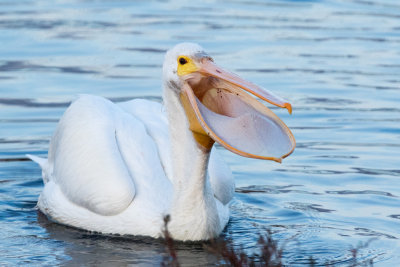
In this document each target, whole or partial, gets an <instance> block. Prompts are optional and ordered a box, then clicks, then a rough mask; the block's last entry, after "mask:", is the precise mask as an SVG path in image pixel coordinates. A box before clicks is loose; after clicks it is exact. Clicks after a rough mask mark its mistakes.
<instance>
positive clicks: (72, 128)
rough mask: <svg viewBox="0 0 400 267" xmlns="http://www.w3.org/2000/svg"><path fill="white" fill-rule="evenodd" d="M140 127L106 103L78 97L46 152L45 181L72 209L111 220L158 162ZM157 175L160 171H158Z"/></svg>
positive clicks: (126, 114)
mask: <svg viewBox="0 0 400 267" xmlns="http://www.w3.org/2000/svg"><path fill="white" fill-rule="evenodd" d="M154 150H156V147H155V144H154V141H152V139H151V138H150V137H149V136H148V134H147V132H146V129H145V127H144V125H143V124H142V123H141V122H140V121H139V120H137V119H135V118H134V117H133V116H131V115H130V114H128V113H126V112H124V111H122V110H121V109H120V108H119V107H117V106H116V105H114V104H113V103H111V102H110V101H108V100H106V99H104V98H101V97H95V96H81V97H80V98H79V99H78V100H76V101H75V102H73V103H72V104H71V106H70V107H69V108H68V109H67V111H66V112H65V113H64V115H63V117H62V118H61V120H60V123H59V125H58V127H57V129H56V132H55V134H54V135H53V138H52V140H51V144H50V150H49V168H50V169H49V170H48V172H49V173H50V174H51V175H49V176H50V177H51V180H53V181H54V182H55V183H56V184H57V185H58V186H59V187H60V189H61V191H62V193H63V194H64V195H65V196H66V197H67V198H68V199H69V200H70V201H71V202H73V203H74V204H76V205H79V206H81V207H84V208H86V209H88V210H90V211H92V212H94V213H97V214H100V215H115V214H118V213H120V212H122V211H123V210H125V209H126V208H127V207H128V206H129V205H130V204H131V203H132V201H133V200H134V198H135V194H136V189H137V187H138V185H139V184H140V185H142V184H143V183H141V180H139V178H140V179H146V177H149V176H151V175H153V173H151V171H150V172H149V171H148V170H146V168H148V167H149V165H154V166H155V167H154V168H153V169H152V170H153V171H160V170H159V169H157V165H156V163H157V161H158V162H159V158H158V156H157V154H156V153H154ZM161 172H162V169H161Z"/></svg>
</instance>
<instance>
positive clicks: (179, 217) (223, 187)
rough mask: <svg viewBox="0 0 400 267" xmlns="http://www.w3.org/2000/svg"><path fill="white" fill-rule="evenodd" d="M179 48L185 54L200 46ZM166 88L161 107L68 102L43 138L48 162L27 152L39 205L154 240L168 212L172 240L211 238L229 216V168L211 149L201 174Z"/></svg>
mask: <svg viewBox="0 0 400 267" xmlns="http://www.w3.org/2000/svg"><path fill="white" fill-rule="evenodd" d="M183 47H184V49H183V50H184V51H185V53H187V54H188V55H190V54H191V53H192V54H193V53H197V52H198V50H199V49H200V48H199V46H197V45H191V44H185V45H183ZM180 49H181V50H182V45H181V47H177V48H174V49H173V50H172V51H171V52H169V55H170V57H171V55H173V56H172V57H174V56H175V54H177V50H180ZM171 62H173V61H172V60H171V59H170V58H169V57H168V54H167V59H166V61H165V64H164V79H168V80H173V79H174V77H165V75H176V74H174V71H173V69H171V68H174V67H175V68H176V66H175V65H176V64H175V65H174V63H171ZM166 73H167V74H166ZM168 89H169V88H165V91H164V101H165V107H164V106H163V105H161V104H159V103H156V102H151V101H148V100H143V99H137V100H131V101H128V102H124V103H120V104H118V105H116V104H114V103H112V102H110V101H109V100H106V99H104V98H102V97H96V96H89V95H82V96H80V97H79V98H78V99H77V100H76V101H74V102H73V103H72V104H71V106H70V107H69V108H68V109H67V110H66V112H65V113H64V115H63V116H62V118H61V119H60V122H59V124H58V126H57V128H56V131H55V133H54V135H53V137H52V139H51V142H50V149H49V158H48V160H47V161H46V160H45V159H42V158H38V157H36V156H32V155H29V158H31V159H32V160H34V161H35V162H37V163H38V164H39V165H40V166H41V167H42V169H43V179H44V181H45V186H44V189H43V192H42V193H41V195H40V197H39V201H38V207H39V208H40V210H41V211H42V212H43V213H45V214H46V215H47V216H49V217H50V218H51V219H52V220H54V221H56V222H59V223H61V224H66V225H71V226H74V227H78V228H82V229H86V230H90V231H96V232H101V233H112V234H132V235H147V236H152V237H159V236H161V230H162V226H163V217H164V216H165V215H167V214H170V215H171V223H170V231H171V234H172V236H173V237H174V238H176V239H181V240H200V239H208V238H211V237H215V236H217V235H219V234H220V232H221V231H222V230H223V228H224V227H225V225H226V224H227V222H228V220H229V208H228V205H229V201H230V200H231V199H232V196H233V192H234V191H233V190H234V183H233V178H232V173H231V172H230V170H229V168H228V167H227V165H226V164H225V163H224V162H223V161H222V160H221V159H220V158H219V157H218V155H217V151H216V150H215V149H213V150H212V152H211V158H210V161H211V162H210V165H209V166H208V170H209V176H210V178H208V176H207V164H208V157H209V155H208V154H207V153H206V154H205V153H204V152H203V151H201V149H199V148H198V147H197V145H196V143H195V141H194V139H193V135H192V133H191V131H190V130H189V128H188V122H187V119H186V117H185V113H184V112H183V110H182V107H181V105H180V104H179V103H178V102H177V101H179V100H178V99H177V98H176V95H174V92H173V90H169V91H167V90H168ZM166 91H167V92H166ZM165 110H167V112H168V113H167V112H166V111H165Z"/></svg>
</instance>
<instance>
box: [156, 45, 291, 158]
mask: <svg viewBox="0 0 400 267" xmlns="http://www.w3.org/2000/svg"><path fill="white" fill-rule="evenodd" d="M163 76H164V77H163V78H164V90H172V92H173V93H174V94H176V95H177V96H178V97H179V99H180V103H181V104H182V106H183V108H184V110H185V113H186V117H187V119H188V121H189V125H190V130H191V131H192V132H193V136H194V138H195V140H196V141H197V143H198V145H199V146H200V147H202V148H204V149H206V150H210V149H211V147H212V145H213V144H214V142H217V143H219V144H220V145H222V146H223V147H225V148H226V149H228V150H230V151H232V152H234V153H236V154H239V155H241V156H245V157H251V158H258V159H267V160H274V161H277V162H281V161H282V159H283V158H285V157H287V156H288V155H290V154H291V153H292V152H293V150H294V148H295V145H296V144H295V139H294V137H293V135H292V133H291V131H290V130H289V128H288V127H287V126H286V125H285V124H284V123H283V122H282V121H281V120H280V119H279V118H278V117H277V116H276V115H275V114H274V113H273V112H272V111H271V110H270V109H268V108H267V107H266V106H265V105H263V104H262V103H261V102H260V101H258V100H257V99H256V98H254V97H252V96H251V95H254V96H255V97H257V98H259V99H262V100H264V101H267V102H269V103H270V104H273V105H275V106H278V107H281V108H286V109H287V110H288V111H289V113H291V112H292V107H291V105H290V104H289V103H288V102H287V101H285V100H283V99H282V98H280V97H278V96H276V95H274V94H272V93H271V92H269V91H267V90H265V89H263V88H261V87H259V86H257V85H255V84H253V83H251V82H248V81H246V80H244V79H242V78H240V77H239V76H237V75H235V74H233V73H231V72H228V71H226V70H224V69H222V68H221V67H219V66H218V65H216V64H215V63H214V60H213V58H212V57H211V56H209V55H208V54H207V53H206V52H205V51H204V50H203V48H202V47H201V46H199V45H197V44H193V43H181V44H178V45H176V46H175V47H173V48H172V49H171V50H169V51H168V52H167V54H166V56H165V60H164V65H163Z"/></svg>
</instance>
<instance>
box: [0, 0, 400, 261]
mask: <svg viewBox="0 0 400 267" xmlns="http://www.w3.org/2000/svg"><path fill="white" fill-rule="evenodd" d="M182 41H191V42H198V43H200V44H201V45H202V46H203V47H204V48H205V49H206V50H207V51H208V52H209V54H211V55H213V56H214V59H215V61H216V62H217V63H218V64H219V65H221V66H224V67H226V68H227V69H230V70H232V71H234V72H236V73H238V74H239V75H241V76H243V77H245V78H247V79H248V80H251V81H253V82H255V83H257V84H260V85H262V86H264V87H266V88H268V89H270V90H271V91H274V92H275V93H277V94H279V95H281V96H283V97H285V98H286V99H288V100H290V102H291V103H292V105H293V115H291V116H290V115H288V114H287V112H285V111H284V110H279V109H274V111H276V113H277V114H278V115H279V116H281V118H283V120H284V121H285V122H286V123H287V124H288V126H289V127H290V128H291V129H292V131H293V133H294V135H295V137H296V140H297V148H296V150H295V152H294V153H293V154H292V155H291V156H290V157H289V158H287V159H286V160H284V162H283V164H278V163H274V162H267V161H260V160H253V159H244V158H241V157H239V156H237V155H234V154H232V153H230V152H228V151H225V150H223V149H222V148H220V150H221V152H222V153H223V156H224V158H225V160H226V161H227V162H228V163H229V165H230V166H231V168H232V170H233V172H234V175H235V178H236V183H237V190H236V194H235V200H234V201H233V203H232V207H231V209H232V215H231V221H230V223H229V225H228V227H227V229H226V231H225V232H224V233H223V235H222V237H223V238H225V239H232V240H233V242H234V244H235V245H236V246H237V247H242V248H243V249H245V250H247V251H248V252H252V251H253V249H254V248H255V246H256V242H257V238H258V235H259V234H260V233H264V232H265V229H266V228H269V229H271V230H272V232H273V233H274V234H273V237H274V238H275V239H276V240H279V242H280V243H281V244H282V245H283V246H284V251H285V252H284V255H283V256H284V262H285V263H286V264H288V265H291V266H293V265H301V264H302V263H305V262H308V261H309V258H310V256H312V257H313V258H314V259H315V260H316V262H317V263H318V264H320V265H324V264H325V263H327V262H336V263H337V264H336V265H337V266H348V265H349V264H351V261H350V259H351V251H350V249H351V248H352V247H357V246H358V245H359V244H361V243H365V242H368V241H370V240H372V241H371V242H370V243H369V245H368V246H367V247H366V248H362V249H360V250H359V255H360V259H362V260H370V259H372V260H373V261H374V263H375V266H391V267H392V266H397V265H398V264H399V263H400V256H399V255H400V241H399V238H400V199H399V198H400V106H399V104H400V3H398V1H396V0H384V1H382V0H368V1H360V0H347V1H345V0H331V1H317V0H314V1H294V0H293V1H289V0H288V1H277V0H274V1H262V0H251V1H247V0H237V1H211V0H210V1H206V2H205V3H203V2H200V1H135V2H131V1H111V0H109V1H106V0H104V1H83V0H82V1H61V0H60V1H44V0H39V1H11V0H8V1H7V0H2V1H0V229H1V231H0V265H6V266H7V265H11V266H12V265H22V264H26V265H50V266H54V265H68V264H70V265H74V264H84V265H90V264H92V265H125V264H141V265H159V263H160V261H161V260H162V256H163V255H164V254H165V248H164V245H163V242H162V241H160V240H153V239H150V238H132V237H129V238H125V237H115V236H101V235H94V234H90V233H87V232H85V231H80V230H76V229H71V228H67V227H64V226H60V225H57V224H54V223H52V222H50V221H48V220H47V219H46V218H45V217H43V216H42V215H41V214H40V213H38V212H37V210H36V209H35V205H36V201H37V198H38V195H39V194H40V192H41V189H42V187H43V183H42V180H41V171H40V169H39V167H38V166H37V165H35V164H34V163H33V162H30V161H25V158H24V155H25V154H26V153H31V154H35V155H39V156H46V154H47V150H48V145H49V139H50V136H51V135H52V132H53V131H54V129H55V126H56V124H57V121H58V119H59V118H60V116H61V115H62V113H63V111H64V110H65V108H66V107H67V106H68V104H69V103H70V101H72V100H73V99H75V97H76V96H77V95H78V94H82V93H86V94H96V95H102V96H105V97H107V98H110V99H112V100H114V101H117V102H118V101H122V100H127V99H131V98H137V97H144V98H150V99H155V100H159V99H160V96H161V80H160V79H161V64H162V61H163V57H164V52H165V51H166V50H167V49H168V48H170V47H172V46H173V45H174V44H176V43H178V42H182ZM178 257H179V258H180V260H181V262H182V264H183V265H184V266H196V265H203V266H204V265H212V264H216V263H217V262H218V260H217V259H216V258H215V257H214V256H213V255H212V254H211V253H210V252H209V251H207V250H204V249H203V246H202V244H198V243H195V244H179V245H178Z"/></svg>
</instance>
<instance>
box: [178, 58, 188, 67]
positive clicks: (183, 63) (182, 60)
mask: <svg viewBox="0 0 400 267" xmlns="http://www.w3.org/2000/svg"><path fill="white" fill-rule="evenodd" d="M186 63H187V60H186V58H184V57H181V58H179V64H181V65H185V64H186Z"/></svg>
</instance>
